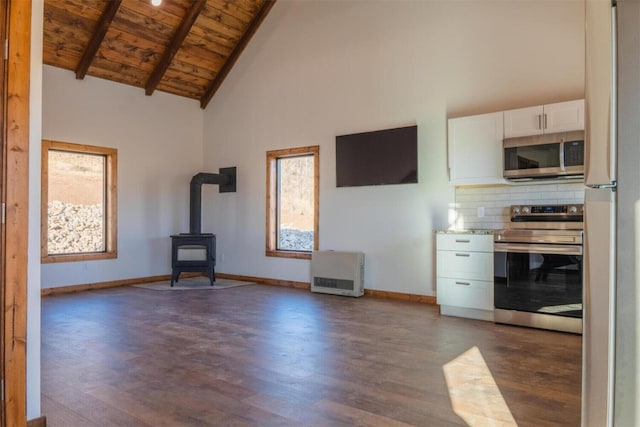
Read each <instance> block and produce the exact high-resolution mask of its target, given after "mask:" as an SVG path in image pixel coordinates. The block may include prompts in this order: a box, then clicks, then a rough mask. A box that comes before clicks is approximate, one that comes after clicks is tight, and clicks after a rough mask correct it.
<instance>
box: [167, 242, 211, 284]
mask: <svg viewBox="0 0 640 427" xmlns="http://www.w3.org/2000/svg"><path fill="white" fill-rule="evenodd" d="M215 267H216V236H215V234H210V233H204V234H177V235H173V236H171V286H173V282H177V281H178V279H179V277H180V273H182V272H200V273H207V277H208V278H209V281H210V283H211V286H213V283H214V282H215V281H216V275H215Z"/></svg>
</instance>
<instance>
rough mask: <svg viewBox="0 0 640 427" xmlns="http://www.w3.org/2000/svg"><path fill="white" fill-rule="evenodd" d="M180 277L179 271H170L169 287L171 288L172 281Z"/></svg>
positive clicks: (176, 280)
mask: <svg viewBox="0 0 640 427" xmlns="http://www.w3.org/2000/svg"><path fill="white" fill-rule="evenodd" d="M179 277H180V271H172V272H171V287H172V288H173V282H174V281H175V282H176V283H177V282H178V278H179Z"/></svg>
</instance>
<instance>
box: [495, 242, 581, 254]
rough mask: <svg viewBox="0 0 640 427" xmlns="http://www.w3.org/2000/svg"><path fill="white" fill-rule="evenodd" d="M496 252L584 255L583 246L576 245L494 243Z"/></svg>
mask: <svg viewBox="0 0 640 427" xmlns="http://www.w3.org/2000/svg"><path fill="white" fill-rule="evenodd" d="M493 250H494V252H517V253H523V254H528V253H539V254H558V255H582V246H576V245H538V244H523V243H494V244H493Z"/></svg>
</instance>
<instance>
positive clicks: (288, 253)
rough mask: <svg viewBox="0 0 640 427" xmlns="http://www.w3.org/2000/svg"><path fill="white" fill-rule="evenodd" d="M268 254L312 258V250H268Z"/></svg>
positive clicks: (281, 256) (280, 256) (282, 256)
mask: <svg viewBox="0 0 640 427" xmlns="http://www.w3.org/2000/svg"><path fill="white" fill-rule="evenodd" d="M266 255H267V256H272V257H279V258H296V259H311V252H302V251H277V250H267V253H266Z"/></svg>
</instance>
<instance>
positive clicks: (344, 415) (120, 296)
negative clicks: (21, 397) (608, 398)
mask: <svg viewBox="0 0 640 427" xmlns="http://www.w3.org/2000/svg"><path fill="white" fill-rule="evenodd" d="M485 363H486V366H485ZM487 368H488V371H487V370H486V369H487ZM489 372H490V373H489ZM580 375H581V337H580V336H577V335H571V334H564V333H559V332H550V331H542V330H534V329H526V328H520V327H515V326H506V325H495V324H493V323H489V322H481V321H474V320H467V319H458V318H452V317H444V316H442V317H441V316H439V314H438V310H437V307H435V306H432V305H426V304H419V303H412V302H404V301H393V300H388V299H378V298H372V297H363V298H358V299H353V298H347V297H338V296H331V295H320V294H312V293H310V292H308V291H304V290H299V289H291V288H281V287H274V286H265V285H250V286H244V287H237V288H229V289H223V290H216V291H205V290H195V291H175V292H171V291H165V292H162V291H153V290H147V289H139V288H134V287H124V288H115V289H104V290H96V291H88V292H81V293H76V294H67V295H58V296H49V297H44V298H43V299H42V413H43V415H45V416H46V417H47V425H48V426H49V427H74V426H78V427H94V426H100V427H105V426H154V427H155V426H301V425H305V426H342V425H344V426H347V425H348V426H352V425H360V426H369V425H370V426H394V425H398V426H401V425H414V426H465V425H468V424H467V423H469V424H470V425H494V426H497V425H500V426H507V425H515V424H514V422H515V423H517V425H519V426H578V425H580V384H581V378H580ZM493 381H495V383H493ZM448 384H449V387H452V390H451V391H450V390H449V389H448ZM495 385H497V388H496V387H495ZM450 395H451V396H453V397H454V399H453V400H454V401H455V405H456V408H455V410H456V411H457V412H454V409H453V408H452V399H451V398H450ZM502 399H504V401H502V402H501V400H502ZM509 416H512V418H511V419H509Z"/></svg>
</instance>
